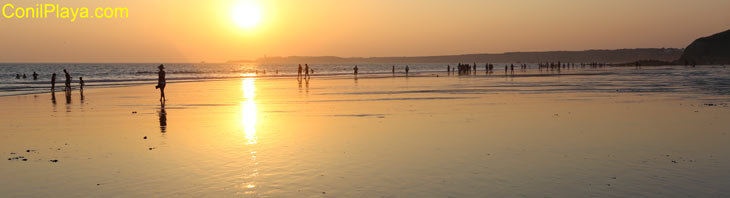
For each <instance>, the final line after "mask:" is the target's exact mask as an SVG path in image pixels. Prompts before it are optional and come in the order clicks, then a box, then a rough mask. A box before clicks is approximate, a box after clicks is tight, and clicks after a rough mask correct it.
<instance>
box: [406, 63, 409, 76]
mask: <svg viewBox="0 0 730 198" xmlns="http://www.w3.org/2000/svg"><path fill="white" fill-rule="evenodd" d="M408 70H410V68H408V65H406V76H408Z"/></svg>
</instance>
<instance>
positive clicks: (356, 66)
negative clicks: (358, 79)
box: [352, 65, 358, 76]
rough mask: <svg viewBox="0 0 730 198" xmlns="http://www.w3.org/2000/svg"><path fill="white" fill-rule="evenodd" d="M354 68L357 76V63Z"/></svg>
mask: <svg viewBox="0 0 730 198" xmlns="http://www.w3.org/2000/svg"><path fill="white" fill-rule="evenodd" d="M352 70H355V76H357V70H358V68H357V65H355V68H352Z"/></svg>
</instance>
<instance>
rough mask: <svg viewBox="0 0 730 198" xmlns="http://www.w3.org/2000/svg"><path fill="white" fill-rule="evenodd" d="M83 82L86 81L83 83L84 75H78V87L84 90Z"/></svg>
mask: <svg viewBox="0 0 730 198" xmlns="http://www.w3.org/2000/svg"><path fill="white" fill-rule="evenodd" d="M85 84H86V83H84V77H79V89H80V90H81V91H84V85H85Z"/></svg>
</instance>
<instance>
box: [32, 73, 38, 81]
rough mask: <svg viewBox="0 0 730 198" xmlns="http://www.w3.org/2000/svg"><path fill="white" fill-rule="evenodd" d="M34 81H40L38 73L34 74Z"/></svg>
mask: <svg viewBox="0 0 730 198" xmlns="http://www.w3.org/2000/svg"><path fill="white" fill-rule="evenodd" d="M33 80H38V73H35V72H33Z"/></svg>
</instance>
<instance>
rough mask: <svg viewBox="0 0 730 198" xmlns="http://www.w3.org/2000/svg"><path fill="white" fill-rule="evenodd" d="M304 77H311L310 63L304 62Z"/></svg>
mask: <svg viewBox="0 0 730 198" xmlns="http://www.w3.org/2000/svg"><path fill="white" fill-rule="evenodd" d="M304 78H305V79H309V78H310V77H309V65H307V64H304Z"/></svg>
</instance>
